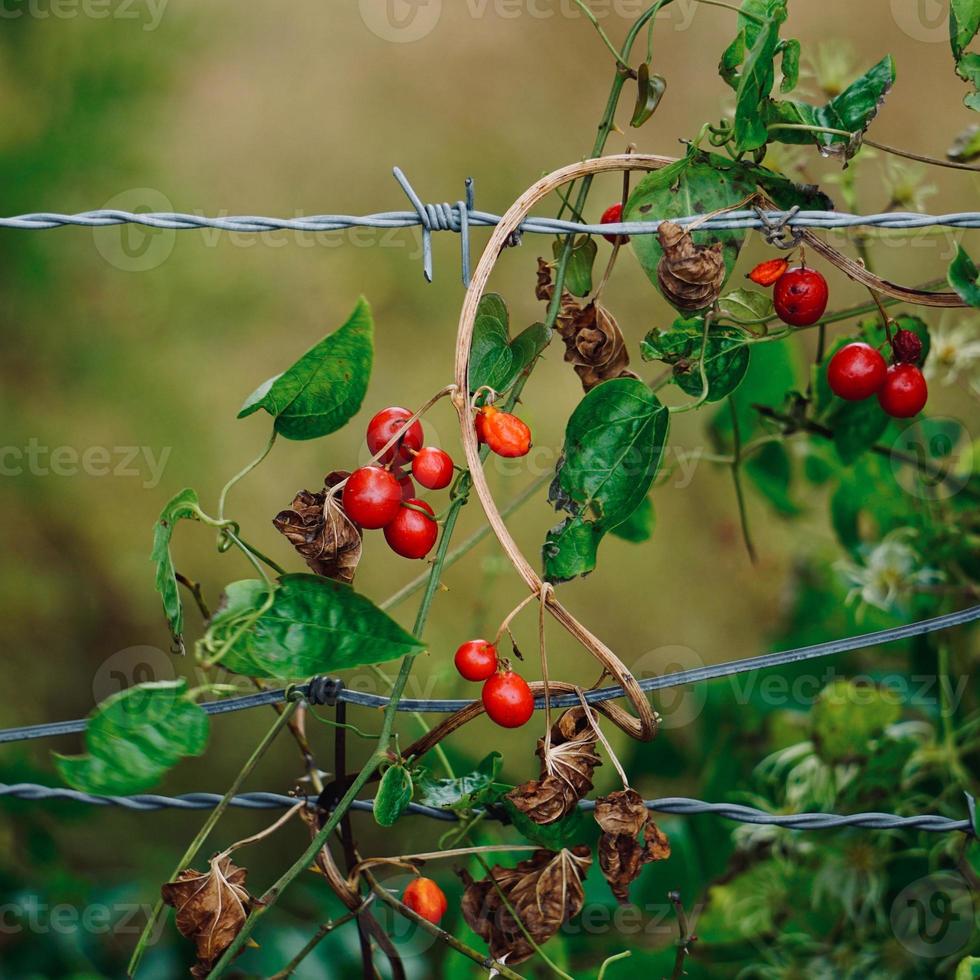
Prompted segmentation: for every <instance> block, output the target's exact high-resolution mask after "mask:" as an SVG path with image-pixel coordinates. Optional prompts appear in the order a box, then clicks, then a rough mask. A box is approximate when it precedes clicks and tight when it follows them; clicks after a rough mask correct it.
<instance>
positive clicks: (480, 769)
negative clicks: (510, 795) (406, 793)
mask: <svg viewBox="0 0 980 980" xmlns="http://www.w3.org/2000/svg"><path fill="white" fill-rule="evenodd" d="M501 764H502V756H501V755H500V753H499V752H491V753H490V754H489V755H487V756H486V757H485V758H484V759H483V760H482V761H481V762H480V764H479V765H478V766H477V767H476V769H474V770H473V771H472V772H468V773H466V774H465V775H463V776H457V777H456V778H454V779H433V778H432V777H431V776H428V775H423V776H422V777H421V778H419V779H418V780H417V782H416V786H415V800H416V802H418V803H422V804H424V805H425V806H437V807H443V808H445V809H447V810H454V811H456V812H460V811H463V810H471V809H472V808H473V807H475V806H478V805H480V804H481V803H487V802H490V801H491V800H496V799H497V798H499V795H500V794H499V788H500V787H499V784H497V782H496V780H497V776H498V775H499V773H500V767H501Z"/></svg>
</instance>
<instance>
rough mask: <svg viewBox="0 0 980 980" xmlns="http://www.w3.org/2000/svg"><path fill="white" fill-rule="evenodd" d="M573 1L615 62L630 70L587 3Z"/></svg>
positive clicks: (580, 0) (581, 0)
mask: <svg viewBox="0 0 980 980" xmlns="http://www.w3.org/2000/svg"><path fill="white" fill-rule="evenodd" d="M574 3H575V6H576V7H578V8H579V10H581V11H582V13H583V14H585V16H586V17H587V18H588V20H589V22H590V23H591V24H592V26H593V27H594V28H595V29H596V32H597V33H598V35H599V37H601V38H602V43H603V44H604V45H605V46H606V47H607V48H608V49H609V50H610V51H611V52H612V56H613V57H614V58H615V59H616V64H617V65H619V66H620V68H622V69H624V70H625V71H632V69H631V68H630V66H629V65H628V64H627V63H626V62H625V61H623V59H622V58H621V57H620V54H619V52H618V51H617V50H616V45H615V44H613V43H612V41H610V40H609V35H608V34H607V33H606V32H605V31H604V30H603V29H602V25H601V24H600V23H599V18H598V17H596V15H595V14H594V13H593V12H592V9H591V8H590V7H589V5H588V4H587V3H585V0H574Z"/></svg>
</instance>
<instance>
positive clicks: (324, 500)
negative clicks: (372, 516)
mask: <svg viewBox="0 0 980 980" xmlns="http://www.w3.org/2000/svg"><path fill="white" fill-rule="evenodd" d="M348 476H350V474H349V473H346V472H343V471H341V470H335V471H334V472H333V473H328V474H327V476H326V477H325V478H324V480H323V486H324V489H323V490H321V491H320V492H319V493H311V492H310V491H309V490H300V492H299V493H298V494H296V496H295V498H294V499H293V503H292V506H291V507H290V508H289V509H288V510H282V511H280V512H279V513H278V514H276V516H275V517H274V518H273V519H272V523H273V524H274V525H275V527H276V529H277V530H278V531H281V532H282V533H283V534H284V535H285V536H286V538H287V539H288V541H289V543H290V544H291V545H292V546H293V547H294V548H295V549H296V550H297V551H298V552H299V553H300V554H301V555H302V556H303V557H304V558H305V559H306V564H307V565H309V566H310V568H311V569H312V570H313V571H314V572H316V574H317V575H322V576H323V577H324V578H332V579H336V580H337V581H339V582H347V583H350V582H352V581H353V580H354V572H355V571H356V569H357V563H358V562H359V561H360V560H361V531H360V529H359V528H358V527H357V525H356V524H354V522H353V521H352V520H351V519H350V518H349V517H348V516H347V515H346V514H345V513H344V509H343V507H341V505H340V501H339V500H337V499H336V497H332V496H330V495H329V493H328V491H329V490H330V488H331V487H333V486H335V485H336V484H338V483H340V481H341V480H344V479H346V478H347V477H348Z"/></svg>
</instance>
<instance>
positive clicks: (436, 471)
mask: <svg viewBox="0 0 980 980" xmlns="http://www.w3.org/2000/svg"><path fill="white" fill-rule="evenodd" d="M412 475H413V476H414V477H415V479H416V480H418V481H419V483H421V484H422V486H423V487H426V488H428V489H429V490H442V489H444V488H445V487H448V486H449V484H450V483H452V481H453V460H452V457H451V456H450V455H449V453H444V452H443V451H442V450H441V449H436V448H435V446H426V447H425V448H424V449H420V450H419V451H418V452H417V453H416V454H415V458H414V459H413V460H412Z"/></svg>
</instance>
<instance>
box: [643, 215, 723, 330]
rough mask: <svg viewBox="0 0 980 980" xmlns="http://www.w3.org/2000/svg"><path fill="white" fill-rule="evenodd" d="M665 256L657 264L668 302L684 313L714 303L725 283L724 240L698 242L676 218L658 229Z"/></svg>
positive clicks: (659, 277)
mask: <svg viewBox="0 0 980 980" xmlns="http://www.w3.org/2000/svg"><path fill="white" fill-rule="evenodd" d="M657 236H658V237H659V239H660V247H661V248H662V249H663V250H664V254H663V257H662V258H661V259H660V263H659V264H658V266H657V280H658V281H659V283H660V291H661V292H662V293H663V294H664V297H665V298H666V299H667V301H668V302H669V303H670V304H671V305H672V306H675V307H676V308H677V309H678V310H681V311H682V312H684V313H694V312H696V311H697V310H704V309H707V307H709V306H711V304H712V303H714V302H715V300H716V299H718V297H719V295H720V294H721V287H722V286H723V285H724V284H725V259H724V257H723V256H722V252H721V248H722V246H721V243H720V242H715V244H714V245H710V246H708V245H695V243H694V240H693V239H692V238H691V233H690V232H688V231H685V230H684V229H683V228H681V226H680V225H677V224H674V223H673V222H672V221H663V222H661V224H660V227H659V228H658V229H657Z"/></svg>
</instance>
